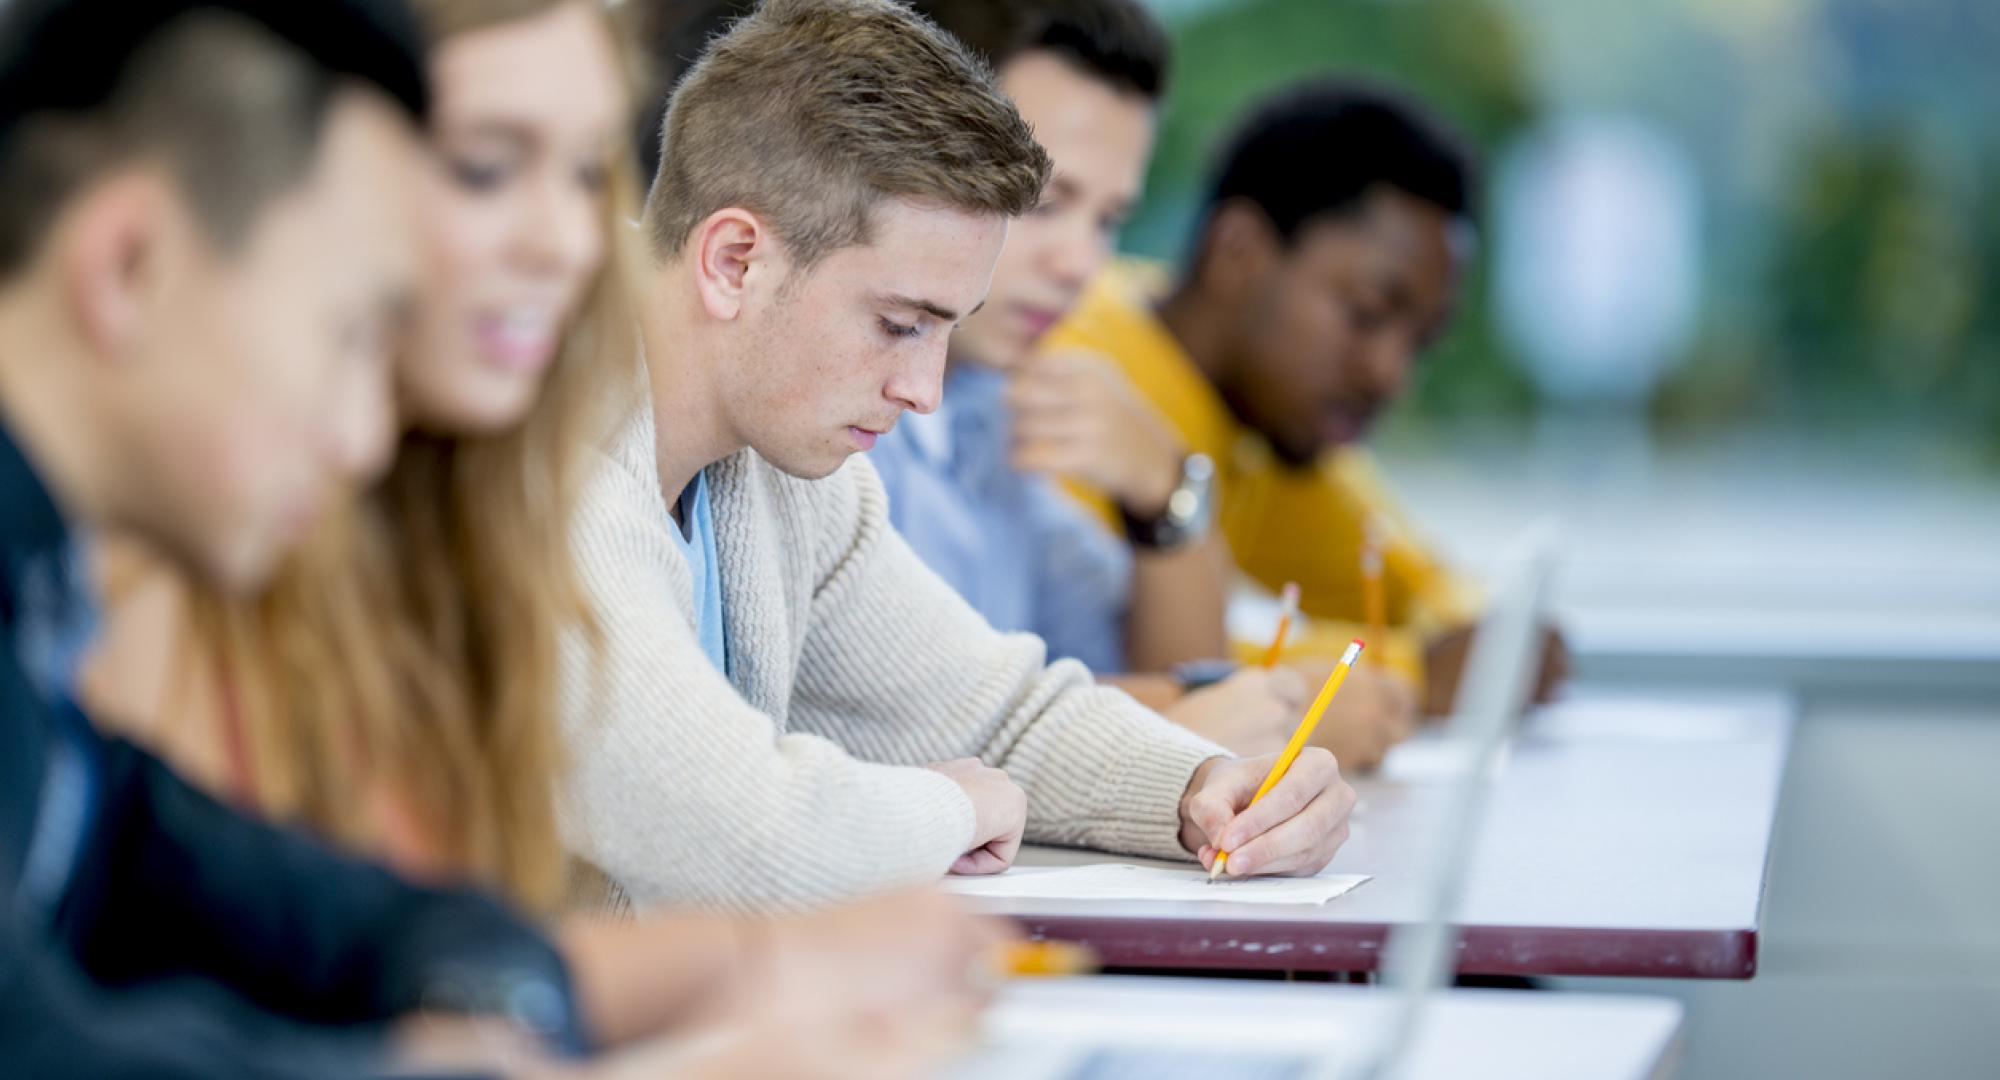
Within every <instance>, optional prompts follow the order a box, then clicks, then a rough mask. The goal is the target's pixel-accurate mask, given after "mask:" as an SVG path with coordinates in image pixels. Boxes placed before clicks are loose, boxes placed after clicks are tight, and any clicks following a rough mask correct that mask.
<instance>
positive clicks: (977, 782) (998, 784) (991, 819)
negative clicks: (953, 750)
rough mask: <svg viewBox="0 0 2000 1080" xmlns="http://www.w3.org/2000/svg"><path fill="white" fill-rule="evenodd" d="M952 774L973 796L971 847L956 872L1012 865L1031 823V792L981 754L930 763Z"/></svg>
mask: <svg viewBox="0 0 2000 1080" xmlns="http://www.w3.org/2000/svg"><path fill="white" fill-rule="evenodd" d="M930 768H931V769H933V770H935V771H937V772H941V773H943V774H945V775H946V776H949V777H951V778H952V780H953V781H955V782H956V783H957V784H958V786H959V787H960V789H962V790H963V791H964V792H965V797H966V798H968V799H971V800H972V810H973V814H974V815H975V816H974V823H973V831H972V847H971V849H970V850H968V851H967V852H966V853H965V854H963V855H960V856H959V857H958V861H956V862H954V863H952V864H951V872H952V873H954V874H997V873H999V872H1000V871H1002V870H1005V869H1007V867H1009V866H1011V865H1013V863H1014V855H1015V853H1017V852H1019V851H1020V850H1021V832H1022V830H1023V829H1026V828H1027V827H1028V794H1027V792H1025V791H1022V790H1021V786H1020V785H1019V784H1016V783H1015V782H1014V781H1013V780H1011V779H1009V778H1008V776H1007V774H1006V773H1004V772H1002V771H1001V770H999V769H995V768H992V767H990V766H988V765H986V764H985V763H983V762H981V761H980V760H979V759H978V758H956V759H954V760H951V761H943V762H939V763H937V764H935V765H932V766H930Z"/></svg>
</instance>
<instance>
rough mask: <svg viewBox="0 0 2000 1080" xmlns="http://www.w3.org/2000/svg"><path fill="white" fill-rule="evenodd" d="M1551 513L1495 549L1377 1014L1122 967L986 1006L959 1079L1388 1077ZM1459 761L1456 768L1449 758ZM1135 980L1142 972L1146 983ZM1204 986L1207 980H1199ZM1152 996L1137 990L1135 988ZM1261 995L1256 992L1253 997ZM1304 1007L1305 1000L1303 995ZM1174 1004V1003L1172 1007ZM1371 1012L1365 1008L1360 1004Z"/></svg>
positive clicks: (1453, 893) (1502, 702)
mask: <svg viewBox="0 0 2000 1080" xmlns="http://www.w3.org/2000/svg"><path fill="white" fill-rule="evenodd" d="M1555 553H1556V532H1555V530H1554V529H1553V528H1552V527H1548V526H1537V527H1536V528H1534V529H1531V530H1529V532H1528V533H1527V534H1525V535H1524V536H1522V537H1521V538H1520V539H1519V540H1518V541H1516V543H1515V544H1514V545H1513V546H1512V547H1511V548H1510V551H1509V556H1508V557H1507V558H1506V559H1505V560H1504V561H1503V563H1502V566H1501V571H1500V573H1499V575H1498V580H1497V584H1496V587H1495V588H1494V591H1493V595H1492V598H1491V601H1490V602H1489V604H1488V606H1487V610H1486V615H1485V617H1484V618H1483V619H1481V621H1480V624H1479V632H1478V634H1477V635H1476V636H1475V637H1474V639H1473V643H1472V648H1471V652H1470V654H1469V655H1468V657H1467V658H1466V669H1465V675H1464V677H1463V678H1462V679H1461V680H1460V682H1459V694H1458V701H1457V703H1456V708H1455V709H1454V710H1453V715H1452V717H1451V718H1450V719H1449V720H1448V721H1447V723H1446V734H1445V739H1446V742H1447V743H1448V745H1449V746H1450V748H1451V753H1452V755H1453V757H1454V760H1455V767H1454V773H1455V774H1456V775H1458V776H1459V777H1460V779H1459V782H1458V783H1455V784H1453V785H1452V786H1451V789H1450V795H1449V798H1450V800H1451V802H1450V804H1449V805H1448V808H1447V813H1445V814H1443V815H1441V816H1440V817H1439V818H1438V819H1437V821H1438V825H1437V831H1436V834H1435V835H1434V836H1433V837H1431V838H1430V840H1431V843H1429V844H1427V845H1426V849H1427V850H1429V851H1430V852H1432V853H1433V857H1432V861H1431V863H1430V865H1428V866H1427V867H1426V868H1425V872H1424V885H1423V887H1422V888H1421V889H1420V890H1419V891H1418V896H1419V900H1420V904H1421V910H1420V912H1419V916H1420V917H1419V918H1418V919H1417V920H1416V921H1413V922H1411V923H1409V924H1407V925H1405V926H1403V927H1401V928H1399V929H1397V930H1395V931H1394V932H1393V933H1392V934H1391V936H1390V939H1389V942H1388V946H1387V951H1386V954H1385V956H1384V957H1383V962H1382V972H1381V976H1382V982H1383V984H1384V985H1385V986H1386V987H1387V988H1388V992H1387V994H1386V995H1385V997H1386V999H1387V1002H1386V1010H1385V1012H1384V1013H1383V1014H1381V1022H1379V1023H1371V1024H1369V1025H1368V1026H1367V1028H1366V1029H1359V1028H1356V1027H1354V1026H1352V1025H1351V1024H1329V1023H1327V1022H1326V1021H1325V1018H1324V1016H1323V1015H1322V1016H1320V1017H1319V1022H1314V1021H1313V1020H1311V1019H1308V1018H1305V1017H1302V1016H1301V1015H1299V1014H1300V1013H1301V1012H1302V1011H1305V1009H1303V1008H1301V1007H1300V1006H1302V1005H1303V1004H1304V1003H1303V1002H1291V1003H1287V1004H1289V1005H1290V1007H1281V1006H1280V1003H1279V1002H1277V1001H1275V1000H1272V998H1271V991H1272V989H1273V988H1272V987H1271V984H1267V983H1255V982H1252V983H1244V984H1242V990H1243V993H1242V994H1240V995H1237V996H1240V997H1241V998H1242V999H1243V1000H1242V1001H1241V1002H1240V1003H1239V1004H1240V1006H1241V1007H1240V1008H1239V1007H1228V1008H1224V1009H1223V1010H1222V1014H1221V1015H1217V1013H1216V1011H1214V1010H1212V1009H1205V1010H1204V1012H1203V1014H1202V1022H1199V1023H1190V1022H1189V1021H1188V1017H1187V1016H1186V1015H1185V1013H1184V1012H1179V1011H1178V1010H1175V1009H1173V1008H1172V1007H1171V995H1172V993H1173V988H1174V986H1175V984H1176V982H1177V981H1175V980H1164V979H1140V980H1132V981H1131V982H1129V983H1125V984H1124V985H1121V986H1120V987H1119V989H1118V991H1117V992H1116V993H1115V994H1106V993H1103V992H1101V991H1093V989H1092V985H1093V983H1097V984H1098V985H1100V986H1101V985H1102V982H1103V981H1102V980H1089V981H1080V982H1078V983H1077V984H1076V985H1075V986H1074V987H1073V988H1064V989H1063V990H1061V991H1059V992H1057V993H1054V994H1050V995H1044V996H1043V997H1044V1000H1043V1002H1042V1007H1040V1008H1037V1009H1033V1010H1029V1011H1027V1012H1025V1013H1012V1014H1010V1013H1009V1011H1008V1010H1007V1009H1006V1008H1004V1007H1003V1008H1001V1009H1000V1010H997V1011H996V1015H995V1017H994V1020H993V1022H992V1024H990V1025H989V1031H988V1034H987V1040H986V1043H987V1045H986V1048H985V1051H984V1052H983V1053H981V1054H980V1055H978V1056H977V1057H976V1058H975V1059H974V1060H972V1061H970V1062H967V1063H966V1064H965V1066H964V1067H962V1068H961V1069H960V1070H958V1071H956V1072H955V1073H954V1074H953V1075H954V1076H955V1077H958V1078H959V1080H986V1078H989V1077H992V1078H999V1077H1008V1078H1017V1077H1018V1078H1030V1077H1048V1078H1063V1080H1127V1078H1130V1080H1141V1078H1143V1080H1175V1078H1178V1077H1187V1078H1189V1080H1326V1078H1340V1080H1353V1078H1360V1077H1395V1076H1398V1075H1399V1073H1400V1071H1401V1070H1402V1068H1403V1066H1404V1063H1405V1062H1406V1061H1407V1060H1408V1058H1409V1049H1410V1046H1411V1045H1412V1043H1413V1041H1414V1039H1415V1037H1416V1034H1417V1032H1418V1030H1419V1028H1420V1025H1421V1023H1422V1021H1423V1017H1424V1011H1425V1005H1426V1004H1427V1003H1428V1001H1429V1000H1430V998H1431V997H1432V996H1433V995H1434V994H1436V993H1437V992H1439V991H1440V990H1441V989H1443V988H1445V987H1447V986H1448V985H1449V984H1450V981H1451V976H1452V972H1453V969H1454V965H1453V963H1452V954H1453V953H1454V951H1455V950H1456V946H1457V941H1456V935H1455V934H1454V933H1453V931H1452V927H1451V923H1452V918H1453V916H1454V915H1455V913H1456V909H1457V907H1458V904H1459V901H1460V898H1461V897H1462V895H1463V893H1464V888H1465V868H1466V865H1467V863H1468V862H1469V861H1470V856H1471V852H1472V844H1473V841H1474V838H1475V836H1476V834H1477V825H1478V822H1479V820H1480V818H1481V811H1482V809H1483V808H1484V804H1485V796H1486V788H1487V783H1488V780H1489V779H1490V777H1491V775H1492V773H1493V772H1494V770H1495V767H1496V765H1497V763H1498V762H1499V761H1500V756H1501V752H1502V750H1503V748H1504V747H1505V746H1506V743H1507V738H1508V735H1509V734H1510V733H1511V731H1512V730H1513V728H1514V724H1515V721H1516V720H1517V718H1518V717H1519V716H1520V715H1521V713H1522V711H1523V710H1524V709H1525V707H1526V705H1527V701H1528V696H1529V692H1530V690H1531V688H1532V686H1533V678H1534V674H1535V672H1536V671H1537V670H1538V669H1539V667H1540V665H1541V660H1542V657H1541V652H1542V632H1541V626H1542V621H1543V614H1544V605H1545V602H1546V596H1547V592H1548V586H1549V579H1550V578H1551V576H1552V575H1553V571H1554V568H1555V561H1556V556H1555ZM1460 770H1462V771H1460ZM1148 984H1151V985H1150V986H1149V985H1148ZM1209 985H1210V986H1214V985H1216V984H1214V983H1212V982H1211V983H1209ZM1148 998H1153V999H1154V1000H1153V1001H1151V1002H1149V1001H1148V1000H1147V999H1148ZM1260 999H1261V1000H1260ZM1305 1008H1310V1007H1309V1006H1306V1007H1305ZM1177 1013H1178V1014H1177ZM1370 1015H1374V1014H1370Z"/></svg>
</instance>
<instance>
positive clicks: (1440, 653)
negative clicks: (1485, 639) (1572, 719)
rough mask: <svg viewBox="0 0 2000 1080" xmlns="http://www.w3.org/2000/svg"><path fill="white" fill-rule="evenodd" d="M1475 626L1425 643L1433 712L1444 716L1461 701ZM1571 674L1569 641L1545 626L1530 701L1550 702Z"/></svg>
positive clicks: (1428, 708)
mask: <svg viewBox="0 0 2000 1080" xmlns="http://www.w3.org/2000/svg"><path fill="white" fill-rule="evenodd" d="M1475 629H1476V627H1473V626H1461V627H1459V628H1458V629H1456V630H1451V631H1447V632H1446V633H1444V634H1441V635H1439V636H1437V637H1435V638H1432V639H1431V641H1430V642H1429V644H1427V645H1425V646H1424V684H1425V686H1424V711H1425V712H1426V713H1428V714H1430V715H1431V716H1444V715H1446V714H1448V713H1450V712H1451V710H1452V708H1453V706H1454V705H1456V704H1457V701H1458V684H1459V680H1461V679H1463V678H1464V677H1465V660H1466V657H1467V656H1468V655H1470V653H1471V651H1472V636H1473V632H1474V630H1475ZM1569 675H1570V655H1569V643H1568V642H1567V641H1565V640H1563V635H1562V631H1561V630H1560V629H1558V628H1556V627H1555V626H1553V625H1550V626H1544V627H1542V666H1541V669H1540V670H1539V671H1537V672H1536V673H1535V696H1534V697H1533V698H1531V699H1530V702H1531V703H1532V704H1535V705H1546V704H1548V703H1549V702H1550V701H1552V700H1554V699H1555V695H1556V692H1557V691H1559V690H1561V689H1562V685H1563V683H1565V682H1567V681H1568V680H1569Z"/></svg>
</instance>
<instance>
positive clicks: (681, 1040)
mask: <svg viewBox="0 0 2000 1080" xmlns="http://www.w3.org/2000/svg"><path fill="white" fill-rule="evenodd" d="M977 1030H978V1021H977V1017H976V1015H975V1014H967V1013H965V1012H964V1011H963V1010H960V1009H956V1008H954V1007H952V1006H949V1005H941V1004H938V1003H935V1002H919V1003H916V1004H914V1005H913V1006H911V1007H910V1008H908V1009H905V1010H902V1011H898V1012H892V1011H889V1010H884V1009H879V1008H873V1007H853V1006H848V1005H844V1004H841V1003H840V1002H839V1001H838V1000H837V995H835V997H834V999H831V1000H829V1001H828V1002H827V1003H825V1004H824V1005H823V1006H822V1007H820V1008H818V1009H814V1010H811V1011H809V1012H807V1013H806V1014H804V1015H796V1014H795V1015H789V1016H785V1015H778V1014H775V1013H772V1014H768V1015H758V1016H754V1017H750V1018H747V1019H746V1020H745V1022H743V1023H741V1024H736V1025H732V1026H730V1027H727V1028H723V1029H718V1030H716V1031H712V1032H708V1033H706V1034H704V1035H700V1036H697V1037H695V1038H688V1037H687V1036H684V1035H682V1036H675V1037H672V1038H663V1039H660V1040H658V1041H656V1042H652V1043H646V1044H640V1045H637V1046H633V1047H629V1048H626V1049H622V1050H620V1051H618V1052H617V1053H614V1054H608V1055H605V1056H603V1057H599V1058H595V1059H592V1060H590V1061H588V1062H582V1063H563V1064H561V1065H555V1064H547V1065H540V1066H528V1067H521V1066H520V1064H519V1060H520V1059H516V1060H515V1061H514V1062H513V1063H512V1064H514V1065H515V1066H516V1067H515V1068H513V1069H512V1070H510V1071H509V1072H508V1073H507V1075H509V1076H512V1077H516V1078H518V1080H876V1078H878V1077H880V1078H883V1080H906V1078H907V1080H915V1078H917V1077H926V1076H935V1075H937V1073H938V1071H939V1070H940V1069H941V1068H942V1067H944V1066H945V1065H947V1064H949V1063H950V1061H951V1060H952V1059H953V1058H955V1057H957V1056H958V1055H960V1054H962V1053H964V1052H965V1051H966V1050H967V1048H968V1047H969V1046H970V1044H971V1042H972V1039H973V1036H974V1035H976V1034H977Z"/></svg>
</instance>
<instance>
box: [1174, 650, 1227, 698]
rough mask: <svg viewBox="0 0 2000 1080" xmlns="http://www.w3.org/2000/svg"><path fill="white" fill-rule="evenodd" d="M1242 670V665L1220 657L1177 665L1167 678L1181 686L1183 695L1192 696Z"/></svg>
mask: <svg viewBox="0 0 2000 1080" xmlns="http://www.w3.org/2000/svg"><path fill="white" fill-rule="evenodd" d="M1241 670H1243V665H1242V664H1239V663H1237V662H1236V661H1234V660H1224V659H1221V658H1219V657H1218V658H1214V659H1208V660H1188V661H1185V662H1182V663H1179V664H1175V665H1174V668H1173V670H1172V671H1169V672H1168V673H1167V677H1168V678H1171V679H1172V680H1174V682H1176V683H1178V684H1179V685H1180V688H1181V693H1183V694H1192V693H1194V692H1195V691H1196V690H1206V689H1208V688H1209V687H1211V686H1214V685H1215V684H1216V683H1219V682H1221V681H1223V680H1224V679H1227V678H1229V677H1230V676H1231V675H1234V674H1236V673H1237V672H1238V671H1241Z"/></svg>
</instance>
